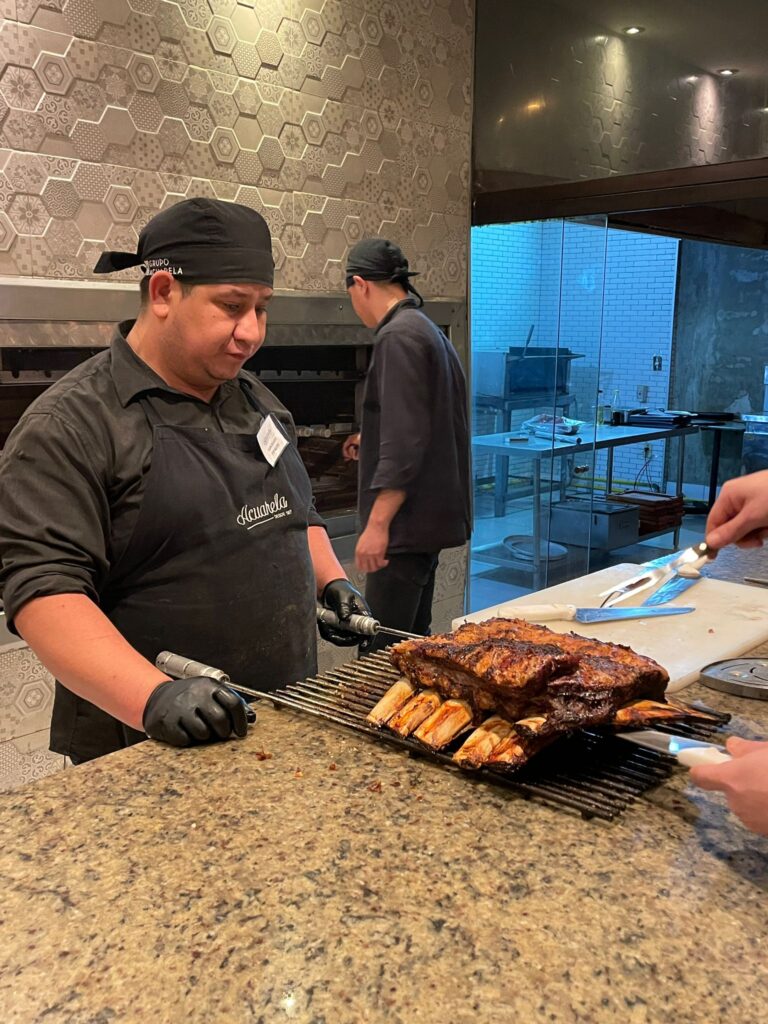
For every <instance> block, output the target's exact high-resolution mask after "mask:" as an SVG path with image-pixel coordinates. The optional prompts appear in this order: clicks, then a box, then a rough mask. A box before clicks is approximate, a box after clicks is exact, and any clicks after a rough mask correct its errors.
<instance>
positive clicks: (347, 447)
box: [341, 434, 360, 462]
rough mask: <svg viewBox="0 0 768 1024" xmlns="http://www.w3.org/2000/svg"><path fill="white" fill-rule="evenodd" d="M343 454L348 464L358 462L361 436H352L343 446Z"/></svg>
mask: <svg viewBox="0 0 768 1024" xmlns="http://www.w3.org/2000/svg"><path fill="white" fill-rule="evenodd" d="M341 454H342V455H343V456H344V458H345V459H346V461H347V462H357V460H358V459H359V458H360V435H359V434H350V435H349V437H348V438H347V439H346V441H345V442H344V444H343V445H342V446H341Z"/></svg>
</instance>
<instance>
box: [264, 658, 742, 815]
mask: <svg viewBox="0 0 768 1024" xmlns="http://www.w3.org/2000/svg"><path fill="white" fill-rule="evenodd" d="M401 675H402V673H401V672H400V671H399V670H398V669H396V668H395V667H394V665H392V663H391V661H390V660H389V656H388V654H387V653H386V651H379V652H376V653H375V654H368V655H365V656H364V657H361V658H359V659H357V660H355V661H350V662H347V663H346V664H344V665H342V666H340V667H338V668H335V669H331V670H329V671H328V672H324V673H322V674H321V675H317V676H311V677H310V678H308V679H305V680H303V681H300V682H296V683H289V684H288V685H286V686H283V687H280V688H279V689H277V690H271V691H269V692H268V693H264V694H263V695H262V697H263V699H264V700H268V701H271V702H272V704H274V705H275V706H276V707H278V708H287V709H290V710H292V711H298V712H301V713H302V714H306V715H311V716H313V717H315V718H320V719H322V720H323V721H326V722H332V723H334V724H336V725H341V726H344V727H346V728H349V729H353V730H354V731H355V732H358V733H363V734H365V735H367V736H370V737H373V738H374V739H377V740H379V741H383V742H385V743H388V744H390V745H392V746H396V747H401V748H403V749H405V750H406V751H408V753H409V754H410V755H411V756H414V757H424V758H427V759H428V760H430V761H434V762H436V763H438V764H440V765H442V766H443V767H446V768H450V769H451V770H452V771H455V772H459V773H461V774H462V775H464V776H466V777H467V778H468V779H470V780H472V779H474V780H477V781H484V782H492V783H493V784H494V785H498V786H503V787H505V788H507V789H512V790H515V791H516V792H517V793H519V794H520V795H521V796H523V797H526V798H530V799H536V800H539V801H542V802H544V803H547V804H549V805H550V806H554V807H558V808H561V809H564V810H570V811H576V812H578V813H580V814H581V815H582V817H583V818H585V819H591V818H600V819H602V820H604V821H612V820H613V819H614V818H615V817H616V816H617V815H619V814H621V812H622V811H624V810H625V809H626V808H627V807H629V806H630V805H631V804H633V803H634V802H635V801H636V800H637V799H638V798H639V797H641V796H642V795H643V794H644V793H646V792H647V791H648V790H649V789H652V788H653V787H655V786H658V785H660V784H661V783H663V782H665V781H666V780H667V779H669V777H670V776H671V775H672V770H673V768H674V767H675V766H676V764H677V762H676V760H675V758H673V757H670V756H668V755H666V754H661V753H657V752H656V751H652V750H644V749H643V748H641V747H638V746H636V745H635V744H634V743H629V742H627V741H625V740H621V739H620V733H615V732H612V731H611V732H601V731H598V730H579V731H577V732H574V733H572V734H570V735H569V736H567V737H564V738H563V739H561V740H558V741H557V742H555V743H553V744H552V746H551V747H548V748H546V749H545V750H543V751H541V752H540V753H539V754H537V755H536V757H535V758H533V759H532V761H531V762H530V764H528V765H525V766H524V767H523V768H522V769H520V770H518V771H516V772H514V773H512V772H509V771H505V770H504V769H503V768H499V767H492V766H488V767H484V768H479V769H476V770H472V771H469V770H467V769H464V768H461V767H459V765H457V764H456V762H455V761H453V759H452V754H453V752H454V751H455V750H456V749H457V748H458V747H459V746H460V745H461V743H462V742H463V741H464V739H466V734H465V735H463V736H461V737H460V738H459V739H458V740H455V741H454V742H453V743H452V744H451V745H449V746H448V747H447V748H445V752H443V751H434V750H431V749H430V748H429V747H427V746H426V745H424V744H422V743H420V742H419V741H418V740H413V739H405V738H403V737H401V736H397V735H396V734H395V733H392V732H389V731H388V730H385V729H378V728H376V727H375V726H373V725H371V724H370V723H369V722H368V721H366V715H367V714H368V712H369V711H370V710H371V709H372V708H373V707H374V705H375V704H376V703H378V701H379V700H380V698H381V697H382V696H383V695H384V694H385V693H386V691H387V690H388V689H389V687H390V686H391V685H392V684H393V683H394V682H395V681H396V680H397V679H399V678H400V676H401ZM708 710H710V709H708ZM712 713H713V714H714V715H716V716H717V717H718V720H719V724H712V725H710V724H709V723H705V722H700V721H696V722H691V721H689V722H673V723H671V724H669V725H665V724H663V723H658V722H654V723H653V728H654V729H657V730H661V731H664V732H670V733H676V734H678V735H684V736H690V737H692V738H695V739H704V740H706V739H709V738H711V737H712V736H713V733H715V732H716V731H717V730H718V729H719V728H720V725H721V724H725V723H726V722H727V721H728V720H729V719H730V716H729V715H720V714H719V713H718V712H712Z"/></svg>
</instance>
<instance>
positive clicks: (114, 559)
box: [0, 199, 367, 763]
mask: <svg viewBox="0 0 768 1024" xmlns="http://www.w3.org/2000/svg"><path fill="white" fill-rule="evenodd" d="M133 266H141V267H142V269H143V271H144V278H143V280H142V282H141V309H140V313H139V316H138V319H137V320H135V321H128V322H125V323H122V324H120V325H119V327H118V328H117V330H116V332H115V335H114V337H113V340H112V345H111V347H110V349H109V350H108V351H105V352H103V353H100V354H99V355H97V356H94V357H93V358H92V359H89V360H87V361H86V362H84V363H82V364H81V365H80V366H78V367H77V368H76V369H75V370H72V371H71V372H70V373H68V374H66V375H65V376H64V377H63V378H62V379H61V380H59V381H57V382H56V383H55V384H53V385H52V386H51V387H50V388H49V389H48V390H47V391H45V392H44V394H43V395H42V396H41V397H40V398H38V399H37V401H35V402H34V403H33V404H32V405H31V406H30V407H29V409H28V410H27V411H26V413H25V414H24V415H23V416H22V418H21V420H20V421H19V423H18V424H17V426H16V428H15V429H14V431H13V432H12V434H11V436H10V438H9V440H8V443H7V446H6V448H5V450H4V451H3V454H2V458H0V586H2V594H3V600H4V604H5V610H6V614H7V616H8V621H9V625H10V627H11V628H12V629H14V630H15V631H16V632H18V633H19V634H20V635H21V636H22V637H23V638H24V639H25V640H26V641H27V642H28V643H29V645H30V647H31V648H32V649H33V650H34V651H35V653H36V654H37V655H38V657H39V658H40V660H41V661H42V662H43V664H44V665H45V666H46V667H47V668H48V669H49V670H50V671H51V672H52V673H53V674H54V675H55V677H56V679H57V683H56V697H55V703H54V711H53V722H52V726H51V749H52V750H54V751H56V752H58V753H61V754H67V755H69V757H71V758H72V760H73V761H75V763H80V762H82V761H87V760H89V759H91V758H94V757H99V756H100V755H102V754H107V753H109V752H110V751H114V750H118V749H120V748H121V747H125V746H128V745H130V744H132V743H136V742H138V741H139V740H142V739H145V738H146V736H147V735H149V736H150V737H152V738H154V739H158V740H162V741H165V742H167V743H171V744H173V745H175V746H188V745H192V744H198V743H207V742H210V741H214V740H225V739H228V738H230V737H232V736H243V735H245V732H246V729H247V725H248V720H249V719H251V718H252V717H253V715H252V714H251V713H250V712H249V709H248V708H247V706H246V705H245V704H244V702H243V701H242V700H241V699H240V698H239V697H238V696H237V695H236V694H235V693H234V692H233V691H232V690H231V689H229V688H227V687H225V686H222V685H221V684H219V683H217V682H216V681H215V680H213V679H210V678H208V677H199V678H196V679H192V680H178V681H175V680H170V679H169V678H168V676H167V675H166V674H165V673H163V672H162V671H160V670H159V669H158V668H156V667H155V664H154V659H155V658H156V656H157V655H158V654H159V653H160V651H162V650H172V651H176V652H178V653H180V654H182V655H185V656H186V657H188V658H191V659H194V660H197V661H202V662H205V663H207V664H212V665H216V666H217V667H219V668H221V669H223V670H224V671H225V672H227V673H228V674H229V676H230V677H231V678H232V679H233V680H235V681H236V682H241V683H242V684H243V685H244V686H248V687H250V688H257V689H265V690H269V689H271V688H274V687H277V686H280V685H282V684H284V683H288V682H291V681H294V680H297V679H301V678H304V677H306V676H308V675H312V674H314V672H315V671H316V601H317V599H318V598H319V599H320V600H321V601H322V602H323V603H324V604H325V605H326V606H327V607H329V608H331V609H332V610H334V611H335V612H336V613H337V614H338V615H339V616H340V617H341V618H342V619H343V618H346V617H348V616H349V615H350V614H352V613H356V612H363V613H364V612H366V611H367V606H366V604H365V602H364V600H363V598H362V597H361V596H360V594H358V593H357V591H356V590H355V589H354V588H353V587H352V586H351V584H350V583H349V581H348V580H347V579H346V577H345V574H344V572H343V570H342V568H341V566H340V565H339V562H338V561H337V559H336V557H335V555H334V554H333V550H332V548H331V545H330V541H329V539H328V535H327V533H326V531H325V528H324V526H323V523H322V520H321V519H320V517H319V516H318V515H317V513H316V512H315V509H314V504H313V500H312V491H311V486H310V481H309V478H308V476H307V473H306V471H305V469H304V466H303V465H302V462H301V459H300V458H299V455H298V451H297V449H296V443H295V432H294V426H293V421H292V420H291V417H290V415H289V413H288V412H287V410H286V409H285V408H284V407H283V406H282V405H281V404H280V403H279V402H278V401H277V399H276V398H275V397H274V395H272V394H271V393H270V392H269V391H268V390H267V389H266V388H265V387H264V386H263V385H262V384H261V383H260V382H259V380H258V378H257V377H256V376H254V375H253V374H250V373H248V372H247V371H245V370H243V364H244V363H245V362H246V361H247V360H248V359H250V358H251V357H252V356H253V355H254V354H255V353H256V352H257V351H258V349H259V347H260V346H261V344H262V343H263V341H264V334H265V328H266V322H267V309H268V305H269V300H270V298H271V296H272V283H273V274H274V263H273V259H272V252H271V238H270V233H269V228H268V227H267V224H266V222H265V221H264V218H263V217H262V216H261V215H260V214H259V213H257V212H256V211H254V210H251V209H249V208H247V207H245V206H240V205H237V204H231V203H223V202H219V201H217V200H210V199H189V200H186V201H184V202H181V203H179V204H178V205H176V206H173V207H171V208H170V209H168V210H165V211H164V212H163V213H160V214H159V215H158V216H157V217H155V218H153V219H152V220H151V221H150V222H149V223H148V224H147V226H146V227H145V228H144V230H143V231H142V232H141V235H140V236H139V244H138V249H137V252H136V253H124V252H109V253H104V255H102V257H101V258H100V259H99V262H98V264H97V266H96V268H95V270H96V272H97V273H110V272H112V271H116V270H122V269H124V268H127V267H133ZM323 629H324V635H325V636H326V637H327V638H328V639H330V640H332V641H333V642H336V643H349V642H350V634H349V633H344V632H335V631H332V630H330V631H329V630H328V629H327V627H323Z"/></svg>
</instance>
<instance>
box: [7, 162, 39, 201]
mask: <svg viewBox="0 0 768 1024" xmlns="http://www.w3.org/2000/svg"><path fill="white" fill-rule="evenodd" d="M5 177H6V179H7V181H8V182H9V183H10V185H11V186H12V187H13V188H14V189H15V190H16V191H17V192H29V193H35V194H36V195H40V193H41V192H42V191H43V189H44V187H45V182H46V173H45V168H44V167H43V164H42V162H41V161H40V160H39V159H38V158H37V157H36V156H32V155H31V154H28V153H11V155H10V156H9V158H8V162H7V163H6V165H5Z"/></svg>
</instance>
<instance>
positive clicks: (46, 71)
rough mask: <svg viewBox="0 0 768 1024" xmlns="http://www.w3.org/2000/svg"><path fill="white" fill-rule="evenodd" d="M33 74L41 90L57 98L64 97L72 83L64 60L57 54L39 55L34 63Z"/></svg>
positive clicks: (71, 76)
mask: <svg viewBox="0 0 768 1024" xmlns="http://www.w3.org/2000/svg"><path fill="white" fill-rule="evenodd" d="M35 74H36V75H37V79H38V81H39V82H40V85H41V86H42V88H43V90H44V91H45V92H47V93H54V94H55V95H57V96H66V94H67V92H68V90H69V87H70V85H71V84H72V81H73V75H72V72H71V71H70V70H69V68H68V66H67V62H66V60H65V58H64V57H61V56H59V54H57V53H45V52H43V53H41V54H40V56H39V57H38V58H37V60H36V61H35Z"/></svg>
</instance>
